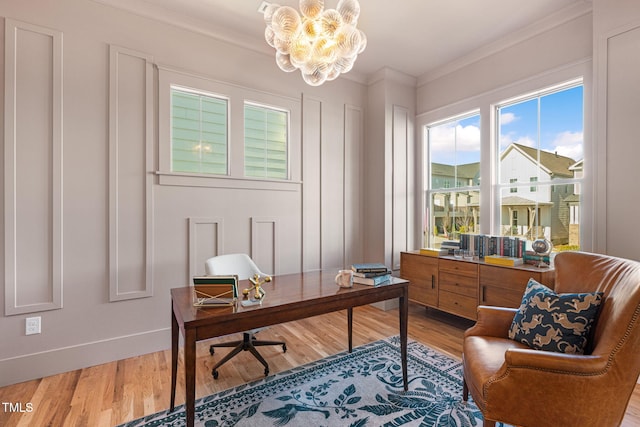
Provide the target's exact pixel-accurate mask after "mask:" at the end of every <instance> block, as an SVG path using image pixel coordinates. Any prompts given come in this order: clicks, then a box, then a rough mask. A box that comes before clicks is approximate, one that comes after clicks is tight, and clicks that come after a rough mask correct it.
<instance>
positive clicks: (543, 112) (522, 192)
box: [496, 82, 584, 247]
mask: <svg viewBox="0 0 640 427" xmlns="http://www.w3.org/2000/svg"><path fill="white" fill-rule="evenodd" d="M496 116H497V117H498V118H499V119H498V132H497V134H498V140H497V142H496V144H498V150H497V151H498V152H499V159H498V161H499V167H498V168H497V170H498V178H497V181H498V188H499V189H500V191H499V193H500V194H501V198H500V206H501V209H500V212H501V218H502V219H501V220H500V225H501V230H500V233H499V234H501V235H507V234H508V235H514V234H515V235H517V236H519V237H521V238H525V239H527V240H533V239H538V238H546V239H549V240H551V242H552V243H553V245H554V246H556V247H558V246H563V245H571V246H576V245H579V224H577V221H578V219H579V218H580V213H579V209H580V195H579V194H578V192H576V191H575V190H574V189H575V188H576V186H578V184H579V183H580V181H581V177H582V175H581V173H582V158H583V151H584V150H583V86H582V84H581V82H573V83H572V84H568V85H564V86H560V87H554V88H550V89H547V90H542V91H539V92H537V93H533V94H531V95H528V96H525V97H521V98H519V99H517V100H514V101H508V102H505V103H502V104H500V105H498V106H497V107H496ZM577 171H580V174H578V173H577ZM527 181H528V185H526V184H525V182H527ZM514 182H521V183H522V184H519V185H517V184H514ZM533 183H535V184H536V185H532V184H533ZM514 185H516V188H517V189H518V190H519V197H518V198H514V197H513V196H509V194H510V193H512V192H513V186H514ZM525 185H526V186H525ZM516 210H517V211H519V212H520V213H521V214H522V215H527V216H528V220H527V225H526V226H525V225H517V224H516V225H514V224H513V216H512V215H510V212H515V211H516Z"/></svg>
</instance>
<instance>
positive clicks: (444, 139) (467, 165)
mask: <svg viewBox="0 0 640 427" xmlns="http://www.w3.org/2000/svg"><path fill="white" fill-rule="evenodd" d="M427 129H428V141H429V152H430V159H431V165H430V170H431V188H432V189H437V188H458V187H471V186H478V185H479V184H480V115H474V116H471V117H468V118H465V119H459V120H458V119H456V120H452V121H449V122H446V123H443V124H440V125H437V126H432V127H428V128H427Z"/></svg>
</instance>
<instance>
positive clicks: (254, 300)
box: [242, 274, 271, 306]
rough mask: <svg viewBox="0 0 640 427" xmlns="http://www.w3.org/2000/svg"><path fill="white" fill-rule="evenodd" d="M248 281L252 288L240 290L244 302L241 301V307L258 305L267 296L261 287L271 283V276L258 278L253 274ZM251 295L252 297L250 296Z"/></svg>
mask: <svg viewBox="0 0 640 427" xmlns="http://www.w3.org/2000/svg"><path fill="white" fill-rule="evenodd" d="M249 281H250V282H251V284H252V285H253V286H251V287H250V288H247V289H243V290H242V295H243V298H244V301H242V305H244V306H247V305H253V304H260V303H261V302H262V300H263V299H264V297H265V295H266V294H267V293H266V292H265V290H264V289H262V285H263V284H264V283H268V282H271V276H264V277H260V275H259V274H254V275H253V277H251V278H249ZM252 293H253V295H252Z"/></svg>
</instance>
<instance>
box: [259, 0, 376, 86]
mask: <svg viewBox="0 0 640 427" xmlns="http://www.w3.org/2000/svg"><path fill="white" fill-rule="evenodd" d="M359 15H360V4H359V3H358V1H357V0H339V1H338V7H337V8H336V9H325V8H324V0H300V14H298V12H297V11H296V10H295V9H294V8H292V7H289V6H280V5H278V4H275V3H274V4H270V5H268V6H267V7H266V8H265V9H264V20H265V23H266V24H267V28H266V29H265V32H264V34H265V38H266V40H267V43H269V45H270V46H271V47H273V48H275V49H276V63H277V64H278V66H279V67H280V69H282V70H283V71H286V72H291V71H295V70H298V69H299V70H300V72H301V73H302V78H303V79H304V81H305V82H307V84H309V85H311V86H319V85H321V84H322V83H324V82H325V81H331V80H334V79H336V78H337V77H338V76H339V75H340V74H341V73H346V72H348V71H350V70H351V68H353V63H354V62H355V60H356V57H357V56H358V54H359V53H361V52H362V51H364V49H365V47H366V46H367V38H366V36H365V35H364V33H363V32H362V31H361V30H358V29H357V28H356V25H357V23H358V16H359Z"/></svg>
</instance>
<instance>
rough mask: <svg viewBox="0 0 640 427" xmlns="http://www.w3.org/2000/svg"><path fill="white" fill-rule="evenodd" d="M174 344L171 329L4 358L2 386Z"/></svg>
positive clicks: (0, 363) (0, 369)
mask: <svg viewBox="0 0 640 427" xmlns="http://www.w3.org/2000/svg"><path fill="white" fill-rule="evenodd" d="M170 347H171V329H170V328H166V329H158V330H155V331H149V332H144V333H140V334H135V335H128V336H124V337H117V338H112V339H107V340H102V341H94V342H90V343H86V344H79V345H75V346H70V347H64V348H57V349H52V350H47V351H43V352H39V353H32V354H27V355H24V356H20V357H13V358H9V359H3V360H0V387H4V386H6V385H10V384H16V383H20V382H24V381H29V380H33V379H36V378H43V377H48V376H50V375H55V374H59V373H62V372H68V371H74V370H76V369H82V368H86V367H89V366H95V365H100V364H102V363H107V362H113V361H115V360H121V359H126V358H129V357H133V356H139V355H141V354H146V353H153V352H155V351H160V350H165V349H168V348H170Z"/></svg>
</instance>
